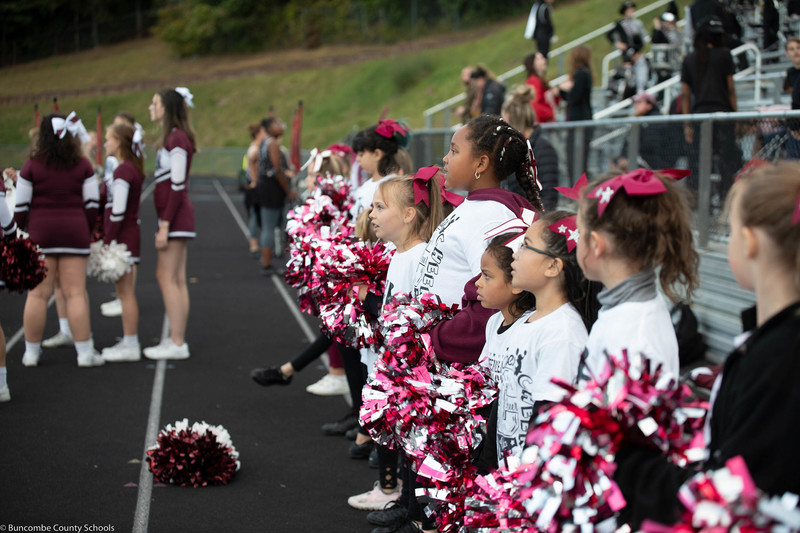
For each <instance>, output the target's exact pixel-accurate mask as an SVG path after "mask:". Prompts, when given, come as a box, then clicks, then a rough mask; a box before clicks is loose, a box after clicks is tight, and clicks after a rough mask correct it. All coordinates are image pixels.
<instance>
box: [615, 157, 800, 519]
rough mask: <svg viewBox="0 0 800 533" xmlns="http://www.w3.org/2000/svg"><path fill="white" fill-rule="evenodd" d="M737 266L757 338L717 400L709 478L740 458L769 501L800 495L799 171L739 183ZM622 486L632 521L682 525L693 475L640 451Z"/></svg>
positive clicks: (734, 361) (733, 219)
mask: <svg viewBox="0 0 800 533" xmlns="http://www.w3.org/2000/svg"><path fill="white" fill-rule="evenodd" d="M728 205H729V206H730V230H731V234H730V243H729V246H728V261H729V262H730V266H731V270H732V271H733V274H734V276H735V277H736V281H737V282H738V283H739V285H741V286H742V287H743V288H745V289H748V290H751V291H754V292H755V296H756V328H755V330H753V331H752V332H751V333H750V335H749V337H747V339H746V340H745V341H744V342H743V343H742V344H741V345H740V346H739V347H738V348H736V349H735V350H734V351H733V352H732V353H731V354H730V355H729V356H728V358H727V359H726V361H725V366H724V369H723V371H722V375H721V377H720V378H718V379H717V383H716V384H715V390H716V395H715V396H714V395H712V407H711V413H710V421H708V420H707V422H706V424H707V428H706V429H707V431H706V434H707V435H710V441H709V442H708V443H707V446H708V456H709V459H708V461H707V463H706V464H705V465H704V468H706V469H718V468H721V467H722V466H724V464H725V462H726V461H727V460H728V459H730V458H732V457H735V456H737V455H741V456H742V457H743V458H744V460H745V462H746V463H747V467H748V469H749V471H750V474H751V475H752V477H753V481H755V484H756V486H758V488H759V489H761V490H763V491H764V492H766V493H767V494H769V495H782V494H783V493H785V492H792V493H794V494H798V493H800V476H797V475H796V474H791V472H795V473H797V472H800V455H798V454H797V449H796V448H797V446H796V443H797V428H798V427H800V390H799V389H798V388H797V386H796V384H795V381H796V377H797V373H798V371H800V360H798V357H797V355H798V353H800V333H798V332H800V253H798V250H800V164H798V163H795V162H780V163H778V164H777V165H775V166H768V167H764V168H760V169H758V170H755V171H754V172H753V173H752V174H750V175H749V176H747V177H746V178H743V179H742V180H740V181H739V182H737V183H736V184H735V185H734V186H733V188H732V189H731V192H730V194H729V198H728ZM617 464H618V470H617V471H616V474H615V479H616V481H617V483H619V486H620V488H621V489H622V492H623V495H624V496H625V500H626V501H627V502H628V505H627V507H626V508H625V510H624V512H623V518H625V519H627V520H628V521H630V522H631V524H632V525H633V526H634V529H636V528H637V527H638V524H639V523H640V522H641V521H642V520H643V519H645V518H650V519H654V520H657V521H659V522H662V523H666V524H671V523H674V522H675V521H676V520H677V518H678V517H679V505H678V499H677V492H678V487H680V485H681V484H682V483H683V482H684V481H685V480H686V479H688V478H689V477H691V476H692V475H693V474H694V471H690V470H682V469H680V468H678V467H676V466H673V465H671V464H668V463H667V461H666V460H665V459H664V458H663V457H661V456H660V455H659V454H657V453H655V452H652V451H650V450H645V449H642V448H639V447H636V446H633V445H631V446H630V447H629V448H628V449H626V450H625V451H623V452H620V453H619V454H618V455H617Z"/></svg>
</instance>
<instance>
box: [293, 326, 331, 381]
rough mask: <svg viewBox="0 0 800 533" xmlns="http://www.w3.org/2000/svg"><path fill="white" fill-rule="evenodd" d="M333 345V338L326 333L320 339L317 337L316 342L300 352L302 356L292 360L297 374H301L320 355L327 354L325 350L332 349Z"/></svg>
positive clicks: (321, 334)
mask: <svg viewBox="0 0 800 533" xmlns="http://www.w3.org/2000/svg"><path fill="white" fill-rule="evenodd" d="M331 344H333V341H332V340H331V338H330V337H328V336H327V335H325V334H324V333H320V334H319V337H317V338H316V339H315V340H314V342H312V343H311V344H309V345H308V347H307V348H306V349H305V350H303V351H302V352H300V355H298V356H297V357H295V358H294V359H292V368H294V370H295V372H300V371H301V370H303V369H304V368H305V367H307V366H308V365H309V364H310V363H311V362H312V361H315V360H316V359H318V358H319V356H320V355H322V354H323V353H325V350H327V349H328V348H330V347H331Z"/></svg>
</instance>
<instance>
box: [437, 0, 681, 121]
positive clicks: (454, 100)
mask: <svg viewBox="0 0 800 533" xmlns="http://www.w3.org/2000/svg"><path fill="white" fill-rule="evenodd" d="M670 1H671V0H658V1H657V2H653V3H652V4H649V5H647V6H645V7H643V8H642V9H639V10H637V11H636V12H635V13H634V16H635V17H637V18H638V17H640V16H643V15H646V14H647V13H650V12H651V11H655V10H656V9H658V8H660V7H662V6H665V5H667V4H669V2H670ZM615 24H616V21H615V22H611V23H609V24H606V25H605V26H602V27H600V28H598V29H596V30H594V31H592V32H589V33H587V34H586V35H583V36H582V37H578V38H577V39H575V40H572V41H570V42H568V43H567V44H565V45H563V46H559V47H558V48H555V49H553V50H551V51H550V54H548V60H549V61H552V60H553V59H558V75H559V77H558V78H556V80H553V81H551V82H550V85H551V86H553V85H556V81H557V80H561V81H563V79H562V76H563V75H564V56H566V53H567V52H569V51H570V50H572V49H573V48H575V47H577V46H580V45H582V44H584V43H587V42H589V41H591V40H593V39H596V38H597V37H600V36H601V35H605V34H606V33H608V32H609V31H611V29H612V28H613V27H614V25H615ZM524 71H525V67H524V66H523V65H518V66H516V67H514V68H512V69H511V70H508V71H506V72H504V73H502V74H500V75H499V76H497V79H498V80H500V81H505V80H507V79H510V78H513V77H514V76H516V75H518V74H521V73H522V72H524ZM559 83H560V81H559ZM465 97H466V93H463V92H462V93H460V94H457V95H456V96H453V97H451V98H448V99H447V100H445V101H444V102H441V103H438V104H436V105H435V106H433V107H429V108H428V109H426V110H425V111H423V112H422V115H423V116H424V117H425V129H430V128H431V126H432V125H433V116H434V115H435V114H437V113H440V112H444V113H445V127H449V126H450V122H449V118H450V116H449V115H450V109H451V108H452V107H453V106H455V105H457V104H459V103H460V102H461V101H463V100H464V98H465Z"/></svg>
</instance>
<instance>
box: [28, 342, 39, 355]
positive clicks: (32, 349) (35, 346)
mask: <svg viewBox="0 0 800 533" xmlns="http://www.w3.org/2000/svg"><path fill="white" fill-rule="evenodd" d="M25 351H26V352H29V353H31V354H33V355H34V356H36V357H39V356H40V355H42V343H41V342H28V341H25Z"/></svg>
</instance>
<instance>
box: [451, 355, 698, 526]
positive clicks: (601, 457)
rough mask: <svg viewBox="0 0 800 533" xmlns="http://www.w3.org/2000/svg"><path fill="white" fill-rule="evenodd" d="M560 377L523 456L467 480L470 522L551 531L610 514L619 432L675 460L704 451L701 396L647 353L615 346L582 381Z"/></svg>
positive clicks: (620, 502)
mask: <svg viewBox="0 0 800 533" xmlns="http://www.w3.org/2000/svg"><path fill="white" fill-rule="evenodd" d="M559 384H560V385H561V386H562V387H563V388H564V389H565V390H566V391H567V392H568V393H569V395H568V396H567V397H565V398H564V399H563V400H562V401H561V402H559V403H555V404H553V405H551V406H550V407H548V408H547V409H545V410H543V411H542V412H541V413H540V414H539V415H538V416H537V418H536V422H535V424H532V425H531V428H530V429H529V431H528V435H527V438H526V442H527V445H528V447H527V448H526V449H525V450H524V451H523V453H522V457H521V458H520V461H521V463H520V464H519V465H516V464H509V465H508V466H506V467H501V468H500V469H499V470H498V471H497V472H494V473H491V474H489V475H487V476H481V477H479V478H477V479H476V480H475V484H474V485H473V491H472V494H470V496H469V497H468V498H467V507H468V510H467V512H466V515H465V523H466V525H467V526H468V527H472V528H482V527H487V528H502V529H504V530H510V531H527V530H534V529H535V530H538V531H547V532H551V531H552V532H555V531H564V530H570V529H575V528H577V529H582V530H591V529H592V528H593V527H597V526H599V524H601V523H603V522H604V521H606V520H611V521H613V515H614V513H615V512H616V511H618V510H620V509H621V508H622V507H624V506H625V500H624V498H623V497H622V493H621V491H620V489H619V487H617V485H616V483H615V482H614V481H613V479H612V476H613V472H614V470H615V465H614V458H615V454H616V453H617V452H618V451H619V449H620V446H621V444H622V443H623V441H625V440H626V439H628V440H634V441H636V442H637V443H641V444H644V445H647V446H650V447H652V448H654V449H656V450H659V451H660V452H661V453H662V454H664V455H666V456H667V457H668V458H669V459H670V460H671V461H672V462H673V463H675V464H678V465H682V466H683V465H686V464H687V463H689V462H694V461H699V460H702V459H704V458H705V455H704V450H705V443H704V442H703V438H702V427H703V421H704V416H705V413H706V410H707V407H708V406H707V403H706V402H703V401H699V400H696V399H695V398H694V397H693V396H692V392H691V390H690V389H689V388H688V386H686V385H680V386H678V387H677V388H676V387H674V386H673V385H674V380H673V379H672V378H671V376H668V375H664V374H662V372H661V369H660V367H658V368H656V369H651V368H650V363H649V361H647V359H645V358H642V357H636V356H632V357H630V358H629V357H628V355H627V354H626V353H625V352H623V355H622V356H621V357H609V358H608V366H607V368H606V370H604V371H603V372H602V373H601V375H600V376H599V377H597V378H596V379H593V380H591V381H590V382H589V383H588V384H587V385H586V386H585V387H584V388H582V389H580V390H578V389H575V388H574V387H572V386H571V385H569V384H566V383H559Z"/></svg>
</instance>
